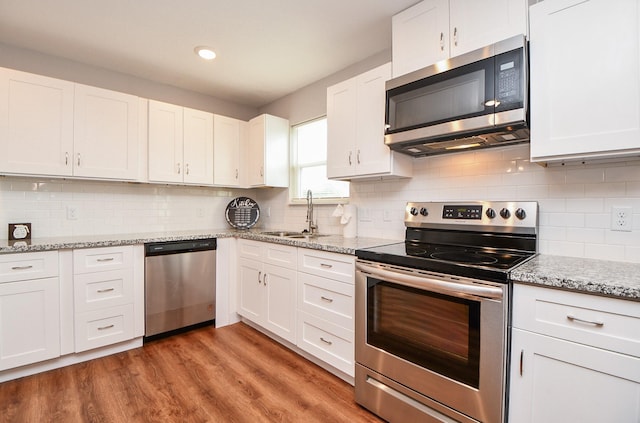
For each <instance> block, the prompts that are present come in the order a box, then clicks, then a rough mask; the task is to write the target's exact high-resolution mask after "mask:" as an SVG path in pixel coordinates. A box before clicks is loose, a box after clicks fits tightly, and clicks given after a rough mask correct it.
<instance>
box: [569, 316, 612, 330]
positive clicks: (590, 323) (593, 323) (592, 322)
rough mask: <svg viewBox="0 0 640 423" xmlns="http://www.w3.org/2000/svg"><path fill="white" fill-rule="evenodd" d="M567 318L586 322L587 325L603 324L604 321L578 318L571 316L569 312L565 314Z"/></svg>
mask: <svg viewBox="0 0 640 423" xmlns="http://www.w3.org/2000/svg"><path fill="white" fill-rule="evenodd" d="M567 319H569V320H571V321H572V322H581V323H586V324H588V325H594V326H598V327H600V326H604V322H598V321H595V320H585V319H580V318H579V317H576V316H573V315H571V314H567Z"/></svg>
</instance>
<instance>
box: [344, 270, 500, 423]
mask: <svg viewBox="0 0 640 423" xmlns="http://www.w3.org/2000/svg"><path fill="white" fill-rule="evenodd" d="M356 268H357V272H356V316H355V320H356V362H357V365H356V401H357V402H359V403H360V404H362V405H363V406H365V407H367V408H369V409H372V411H374V412H376V413H377V414H379V415H380V416H381V417H383V418H385V419H387V420H390V421H395V420H405V419H406V418H408V417H411V418H414V417H417V416H420V417H419V418H424V416H425V415H429V416H431V417H432V418H433V420H428V421H434V422H437V421H443V422H444V421H465V422H466V421H469V422H473V421H480V422H501V421H503V416H504V403H505V400H504V397H505V388H504V385H505V380H506V376H505V375H506V368H507V367H506V351H505V346H506V336H507V310H508V304H507V303H508V285H505V284H499V283H493V282H484V281H478V280H472V279H467V278H458V277H449V276H446V275H439V274H433V273H428V272H423V271H419V270H414V269H408V268H400V267H395V266H388V265H383V264H378V263H373V262H368V261H364V260H358V261H357V264H356ZM385 404H386V405H385ZM416 410H417V411H416ZM416 412H418V414H414V413H416ZM433 416H440V417H439V418H435V417H433ZM451 419H453V420H451Z"/></svg>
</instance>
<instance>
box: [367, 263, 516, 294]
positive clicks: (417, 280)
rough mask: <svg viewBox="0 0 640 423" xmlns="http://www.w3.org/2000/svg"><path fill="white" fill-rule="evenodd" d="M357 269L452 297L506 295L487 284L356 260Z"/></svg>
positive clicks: (376, 276) (383, 278) (382, 278)
mask: <svg viewBox="0 0 640 423" xmlns="http://www.w3.org/2000/svg"><path fill="white" fill-rule="evenodd" d="M356 269H357V270H360V271H362V272H365V273H368V274H370V275H371V276H373V277H375V278H378V279H381V280H384V281H388V282H393V283H397V284H400V285H404V286H409V287H412V288H417V289H421V290H429V291H433V292H437V293H439V294H445V295H449V296H452V297H459V298H469V297H470V296H473V297H482V298H491V299H497V300H501V299H502V297H503V296H504V294H503V291H502V288H498V287H492V286H486V285H480V284H478V285H468V284H463V283H457V282H451V281H441V280H438V279H433V278H430V277H428V276H426V275H425V276H413V275H407V274H405V273H400V272H394V271H391V270H385V269H381V268H379V267H375V266H370V265H367V264H364V263H359V262H356Z"/></svg>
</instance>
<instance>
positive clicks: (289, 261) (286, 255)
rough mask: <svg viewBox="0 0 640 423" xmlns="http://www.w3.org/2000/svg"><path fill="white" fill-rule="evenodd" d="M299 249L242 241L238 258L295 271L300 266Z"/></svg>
mask: <svg viewBox="0 0 640 423" xmlns="http://www.w3.org/2000/svg"><path fill="white" fill-rule="evenodd" d="M297 250H298V249H297V247H292V246H290V245H282V244H273V243H270V242H260V241H253V240H247V239H241V240H239V242H238V256H239V257H242V258H248V259H253V260H258V261H261V262H263V263H269V264H274V265H276V266H281V267H286V268H287V269H295V268H296V267H297V265H298V258H297Z"/></svg>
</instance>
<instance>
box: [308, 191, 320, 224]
mask: <svg viewBox="0 0 640 423" xmlns="http://www.w3.org/2000/svg"><path fill="white" fill-rule="evenodd" d="M307 223H309V228H308V232H309V235H312V234H314V233H315V232H316V231H317V230H318V225H317V224H316V223H315V222H314V221H313V193H312V192H311V190H310V189H308V190H307Z"/></svg>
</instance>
